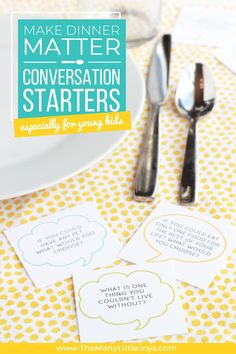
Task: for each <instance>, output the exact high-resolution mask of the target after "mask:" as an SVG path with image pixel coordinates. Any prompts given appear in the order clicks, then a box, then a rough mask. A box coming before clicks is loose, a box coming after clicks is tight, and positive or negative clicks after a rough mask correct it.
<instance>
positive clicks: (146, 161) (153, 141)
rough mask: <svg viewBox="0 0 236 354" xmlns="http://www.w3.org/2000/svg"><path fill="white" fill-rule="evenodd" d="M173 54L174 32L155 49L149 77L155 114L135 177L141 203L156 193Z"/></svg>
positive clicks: (146, 132)
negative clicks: (163, 110)
mask: <svg viewBox="0 0 236 354" xmlns="http://www.w3.org/2000/svg"><path fill="white" fill-rule="evenodd" d="M170 57H171V35H170V34H165V35H164V36H162V37H161V39H160V40H159V41H158V43H157V44H156V46H155V49H154V51H153V54H152V59H151V65H150V69H149V74H148V80H147V91H148V98H149V102H150V106H151V113H150V115H149V117H148V122H147V127H146V131H145V135H144V141H143V146H142V149H141V153H140V156H139V160H138V164H137V170H136V176H135V186H134V199H135V200H136V201H139V202H149V201H152V200H153V199H154V197H155V194H156V187H157V174H158V165H159V145H160V144H159V142H160V129H159V114H160V107H161V106H162V105H163V104H164V103H165V101H166V98H167V95H168V86H169V72H170Z"/></svg>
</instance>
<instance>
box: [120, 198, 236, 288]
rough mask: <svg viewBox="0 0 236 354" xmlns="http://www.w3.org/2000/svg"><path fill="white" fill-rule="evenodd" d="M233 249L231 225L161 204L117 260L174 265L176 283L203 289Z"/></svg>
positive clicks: (234, 230)
mask: <svg viewBox="0 0 236 354" xmlns="http://www.w3.org/2000/svg"><path fill="white" fill-rule="evenodd" d="M234 247H236V228H235V227H234V226H231V225H229V224H227V223H226V222H224V221H220V220H215V219H213V218H210V217H208V216H205V215H202V214H199V213H196V212H193V211H190V210H187V209H185V207H181V206H176V205H170V204H167V203H165V202H161V203H159V205H158V206H157V208H156V209H155V210H154V211H153V212H152V213H151V214H150V215H149V217H148V218H147V219H146V220H145V221H144V223H143V224H142V225H141V227H140V228H139V229H138V230H137V231H136V233H135V234H134V236H133V237H132V238H131V240H130V241H129V242H128V244H127V245H126V246H125V247H124V248H123V250H122V251H121V253H120V254H119V257H120V258H122V259H125V260H127V261H130V262H132V263H136V264H137V263H140V262H151V263H152V262H157V263H163V264H166V265H167V264H168V263H174V267H175V270H176V276H177V279H178V280H180V281H184V282H186V283H188V284H191V285H193V286H196V287H198V288H201V289H204V290H205V289H207V288H208V286H209V284H210V282H211V281H212V280H213V278H214V276H215V275H216V274H217V273H218V272H219V270H220V268H221V267H222V265H223V262H224V261H226V258H227V257H228V255H229V253H230V252H231V251H232V249H233V248H234Z"/></svg>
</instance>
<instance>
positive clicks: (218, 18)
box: [173, 6, 236, 46]
mask: <svg viewBox="0 0 236 354" xmlns="http://www.w3.org/2000/svg"><path fill="white" fill-rule="evenodd" d="M235 36H236V11H231V10H225V9H222V8H221V9H219V8H218V9H217V8H213V7H209V8H206V7H201V6H186V7H183V9H182V10H181V11H180V14H179V16H178V19H177V21H176V23H175V27H174V30H173V40H174V41H175V42H180V43H188V44H196V45H201V44H203V45H208V46H221V45H223V44H224V43H225V41H226V40H227V41H231V40H233V39H234V38H235Z"/></svg>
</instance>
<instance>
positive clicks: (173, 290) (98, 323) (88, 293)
mask: <svg viewBox="0 0 236 354" xmlns="http://www.w3.org/2000/svg"><path fill="white" fill-rule="evenodd" d="M73 282H74V290H75V299H76V309H77V317H78V324H79V332H80V340H81V342H107V341H109V342H110V341H117V340H132V339H138V338H145V337H154V336H163V335H172V334H183V333H187V332H188V329H187V325H186V321H185V317H184V312H183V310H182V306H181V301H180V299H179V295H178V291H177V287H176V281H175V275H174V274H173V270H172V267H166V266H165V265H164V264H161V263H159V264H157V263H156V264H150V263H145V264H141V265H131V266H123V267H116V268H109V269H102V270H94V271H84V272H79V273H75V274H74V275H73Z"/></svg>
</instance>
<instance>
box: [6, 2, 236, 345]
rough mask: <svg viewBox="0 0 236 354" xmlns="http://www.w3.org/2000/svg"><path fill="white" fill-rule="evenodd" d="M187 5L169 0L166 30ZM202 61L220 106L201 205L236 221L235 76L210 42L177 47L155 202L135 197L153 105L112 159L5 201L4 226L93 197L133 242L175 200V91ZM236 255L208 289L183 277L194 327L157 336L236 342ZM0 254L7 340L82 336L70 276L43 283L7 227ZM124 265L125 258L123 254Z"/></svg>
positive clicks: (211, 127) (203, 165)
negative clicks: (33, 276) (31, 274)
mask: <svg viewBox="0 0 236 354" xmlns="http://www.w3.org/2000/svg"><path fill="white" fill-rule="evenodd" d="M88 1H89V0H88ZM189 2H190V1H188V3H189ZM180 3H181V2H178V1H164V6H163V14H162V20H163V23H162V32H163V33H165V32H168V31H170V30H171V28H172V27H173V24H174V21H175V19H176V16H177V14H178V12H179V9H180ZM195 3H196V1H195ZM217 3H220V2H219V1H218V2H217ZM223 3H224V4H225V2H223V1H222V2H221V4H223ZM224 6H225V5H224ZM229 8H232V9H234V10H235V11H236V6H235V7H233V5H231V6H230V5H229ZM11 10H14V11H77V10H78V7H77V1H76V0H64V1H63V0H50V1H45V0H15V1H12V2H11V3H10V2H9V1H1V2H0V11H1V12H2V13H7V12H9V11H11ZM154 43H155V40H153V41H151V42H148V43H147V44H145V45H143V46H140V47H137V48H134V49H132V50H131V52H132V55H133V58H134V60H135V61H136V63H137V65H138V67H139V68H140V70H141V71H142V72H143V74H144V75H146V74H147V70H148V64H149V59H150V54H151V52H152V49H153V45H154ZM199 60H200V61H202V62H205V63H206V64H208V66H209V68H210V70H211V71H212V74H213V75H214V78H215V80H216V85H217V104H216V108H215V109H214V111H213V112H212V113H211V114H210V115H209V116H208V117H206V118H204V119H203V120H201V121H200V122H199V170H200V178H199V203H198V205H197V206H196V207H194V209H195V210H197V211H199V212H202V213H206V214H209V215H211V216H212V217H214V218H216V219H225V220H227V221H228V222H231V223H236V194H235V185H236V179H235V176H236V165H235V156H236V148H235V141H236V104H235V102H236V77H235V76H234V75H233V74H232V73H231V72H230V71H229V70H227V69H226V68H225V67H223V66H222V65H221V64H220V63H219V62H218V61H217V60H216V59H215V58H214V57H213V56H212V54H211V50H210V49H209V48H206V47H196V46H192V45H189V46H186V45H175V46H174V48H173V56H172V69H171V78H170V96H169V99H168V102H167V104H166V105H165V106H164V107H163V109H162V111H161V127H162V141H161V165H160V177H159V188H158V194H157V198H156V200H155V202H154V203H153V204H150V203H136V202H134V201H133V200H132V188H133V179H134V173H135V165H136V161H137V157H138V154H139V149H140V145H141V141H142V138H143V132H144V126H145V123H146V119H147V115H148V106H147V103H146V104H145V107H144V109H143V113H142V116H141V117H140V119H139V120H138V122H137V124H136V126H135V127H134V128H133V130H132V131H131V132H130V134H129V135H128V137H127V138H126V139H125V140H124V141H123V143H122V144H120V145H119V147H118V148H116V149H115V150H114V151H113V152H112V153H111V154H110V155H108V156H107V157H106V158H105V159H104V160H102V161H100V162H99V163H97V164H96V165H94V166H93V167H92V168H90V169H89V170H87V171H86V172H84V173H82V174H78V175H76V176H74V177H73V178H70V179H68V180H66V181H65V182H63V183H60V184H57V185H55V186H53V187H51V188H48V189H45V190H42V191H39V192H37V193H32V194H30V195H26V196H22V197H19V198H14V199H10V200H5V201H1V202H0V223H1V230H4V228H7V227H11V226H13V225H16V224H19V223H26V222H29V221H30V220H34V219H36V218H39V217H42V216H44V215H48V214H50V213H54V212H56V211H58V210H60V209H63V208H68V207H72V206H75V205H76V204H79V203H81V202H84V201H94V202H95V203H96V204H97V206H98V209H99V210H100V212H101V214H102V215H103V217H104V218H105V219H106V220H107V222H108V223H109V225H110V227H111V229H112V230H113V232H114V234H115V235H116V236H117V237H118V238H119V239H120V240H121V241H122V242H123V243H125V242H127V241H128V239H129V238H130V237H131V236H132V234H133V233H134V231H135V230H136V229H137V228H138V227H139V225H141V223H142V222H143V220H144V219H145V217H146V216H147V215H149V213H150V212H151V211H152V210H153V209H154V208H155V206H156V204H157V203H158V202H159V201H160V200H161V199H163V200H167V201H169V202H172V203H176V201H177V193H178V183H179V178H180V173H181V168H182V161H183V153H184V148H185V139H186V134H187V128H188V122H187V121H186V120H185V119H184V118H182V117H180V116H179V114H178V112H177V111H176V108H175V105H174V94H175V88H176V83H177V81H178V78H179V75H180V73H181V71H182V69H183V68H185V67H186V66H187V65H188V64H189V63H192V62H195V61H199ZM235 237H236V235H235ZM235 255H236V249H235V250H234V253H233V254H232V256H231V257H229V258H228V261H227V264H224V267H223V268H222V269H221V271H220V272H219V274H217V275H216V277H215V278H214V281H213V282H212V283H211V285H210V287H209V289H208V290H207V291H203V290H199V289H197V288H194V287H192V286H190V285H187V284H184V283H180V284H179V289H180V293H181V298H182V300H183V309H184V311H185V314H186V318H187V322H188V326H189V334H188V335H179V336H165V337H162V338H151V339H149V340H150V341H155V340H157V339H158V340H160V341H163V342H172V341H175V342H226V341H233V342H235V341H236V296H235V294H236V271H235V269H236V267H235V266H236V260H235ZM0 257H1V262H0V267H1V268H0V269H1V277H0V311H1V318H0V341H2V342H8V341H13V342H21V341H29V342H39V341H40V342H54V341H58V342H62V341H79V333H78V327H77V320H76V314H75V303H74V296H73V285H72V281H71V279H68V280H65V281H61V282H58V283H56V284H54V285H52V286H50V287H47V288H44V289H35V287H34V286H33V285H32V283H31V281H30V279H29V278H28V276H27V274H26V273H25V271H24V269H23V267H22V265H21V263H20V262H19V260H18V258H17V256H16V255H15V253H14V252H13V249H12V248H11V247H10V245H9V243H8V242H7V241H6V238H5V236H4V235H3V233H1V234H0ZM120 263H125V262H121V261H116V262H114V264H120Z"/></svg>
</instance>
